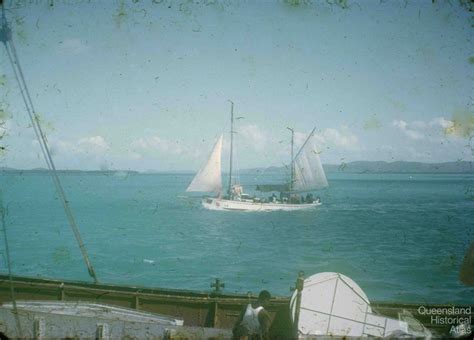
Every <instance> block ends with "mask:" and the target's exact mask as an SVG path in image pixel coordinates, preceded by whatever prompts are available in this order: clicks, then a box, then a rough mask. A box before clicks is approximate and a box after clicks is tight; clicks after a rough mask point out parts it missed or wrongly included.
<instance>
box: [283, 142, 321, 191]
mask: <svg viewBox="0 0 474 340" xmlns="http://www.w3.org/2000/svg"><path fill="white" fill-rule="evenodd" d="M294 166H295V178H294V182H293V185H292V191H312V190H317V189H321V188H324V187H327V186H328V181H327V179H326V174H325V173H324V170H323V166H322V164H321V161H320V159H319V152H318V150H317V149H316V145H315V138H314V134H313V133H312V134H311V135H310V137H309V138H308V139H307V140H306V142H305V144H304V145H303V147H302V148H301V149H300V151H299V152H298V154H297V155H296V157H295V161H294Z"/></svg>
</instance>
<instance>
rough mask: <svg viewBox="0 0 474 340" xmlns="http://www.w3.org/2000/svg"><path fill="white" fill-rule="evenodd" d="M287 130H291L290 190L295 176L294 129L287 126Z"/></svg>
mask: <svg viewBox="0 0 474 340" xmlns="http://www.w3.org/2000/svg"><path fill="white" fill-rule="evenodd" d="M287 129H288V130H290V131H291V168H290V187H289V189H290V191H291V190H293V181H294V177H295V163H294V161H295V159H294V157H293V152H294V151H293V146H294V137H295V130H293V129H292V128H289V127H287Z"/></svg>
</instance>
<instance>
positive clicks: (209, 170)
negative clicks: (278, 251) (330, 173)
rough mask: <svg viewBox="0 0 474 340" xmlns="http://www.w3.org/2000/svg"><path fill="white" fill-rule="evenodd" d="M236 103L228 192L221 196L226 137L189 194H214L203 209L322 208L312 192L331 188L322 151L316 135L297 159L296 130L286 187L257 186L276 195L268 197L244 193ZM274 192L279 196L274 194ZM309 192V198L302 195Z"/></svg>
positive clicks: (305, 144)
mask: <svg viewBox="0 0 474 340" xmlns="http://www.w3.org/2000/svg"><path fill="white" fill-rule="evenodd" d="M233 126H234V104H233V103H232V102H231V129H230V162H229V184H228V188H227V193H226V194H225V195H224V194H223V193H222V178H221V153H222V142H223V135H221V136H220V137H219V138H218V140H217V142H216V143H215V145H214V148H213V149H212V152H211V154H210V155H209V158H208V160H207V162H206V163H205V164H204V166H203V167H202V168H201V169H200V170H199V172H198V173H197V174H196V176H195V177H194V178H193V180H192V182H191V183H190V184H189V186H188V188H187V189H186V191H187V192H214V193H216V196H217V197H214V198H210V197H209V198H205V199H204V200H203V201H202V205H203V207H204V208H206V209H209V210H230V211H295V210H308V209H313V208H315V207H318V206H320V205H321V200H320V199H319V198H315V197H313V194H312V193H310V192H312V191H315V190H318V189H321V188H324V187H327V186H328V182H327V179H326V175H325V173H324V170H323V167H322V165H321V161H320V159H319V152H318V151H317V149H316V146H315V137H314V133H315V131H316V129H315V128H314V129H313V131H311V133H310V134H309V136H308V137H307V138H306V140H305V142H304V143H303V146H302V147H301V148H300V149H299V151H298V152H297V154H296V156H293V155H294V152H293V145H294V130H293V129H290V128H288V129H289V130H290V131H291V165H290V178H289V180H288V182H287V183H284V184H265V185H258V186H257V191H261V192H273V194H272V196H270V197H268V198H260V197H255V196H250V195H248V194H246V193H244V189H243V187H242V185H240V184H238V183H233V177H232V173H233V140H234V139H233V135H234V133H235V132H234V130H233ZM275 192H277V193H279V195H278V196H277V195H275ZM301 193H306V196H300V194H301Z"/></svg>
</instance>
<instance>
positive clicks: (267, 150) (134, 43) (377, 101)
mask: <svg viewBox="0 0 474 340" xmlns="http://www.w3.org/2000/svg"><path fill="white" fill-rule="evenodd" d="M156 2H159V3H158V4H155V3H154V2H153V1H103V2H95V1H92V2H91V3H89V2H88V1H54V4H53V6H50V2H49V1H37V2H32V3H30V2H28V1H24V2H21V4H20V5H18V4H17V3H16V2H15V1H11V2H9V1H7V2H6V6H7V8H10V10H8V11H7V17H8V19H9V21H10V22H11V24H12V28H13V30H14V35H13V38H14V40H15V44H16V47H17V50H18V53H19V56H20V59H21V62H22V66H23V69H24V72H25V74H26V77H27V80H28V84H29V87H30V91H31V93H32V96H33V100H34V102H35V105H36V109H37V111H38V112H39V113H40V115H41V118H42V121H43V123H44V127H45V130H46V133H47V135H48V140H49V144H50V146H51V149H52V152H53V155H54V159H55V161H56V163H57V165H58V167H59V168H67V169H99V168H108V169H133V170H140V171H145V170H149V169H153V170H161V171H169V170H197V169H198V168H199V166H200V165H201V163H203V162H204V160H205V158H206V155H207V154H208V153H209V151H210V149H211V147H212V145H213V142H214V140H215V138H216V137H217V136H218V135H219V134H220V133H222V132H227V131H228V129H229V109H230V107H229V103H228V102H227V100H228V99H231V100H232V101H234V103H235V112H236V116H241V117H244V118H243V119H239V120H238V121H237V122H236V131H237V134H236V155H235V156H236V163H237V166H238V167H242V168H246V167H257V166H269V165H281V164H282V163H284V162H287V161H288V159H289V145H288V144H289V134H288V131H287V130H286V127H287V126H291V127H294V128H295V130H296V131H297V134H296V136H297V144H298V143H301V142H302V140H303V139H304V137H305V134H307V133H309V132H310V131H311V129H312V127H313V126H316V127H317V140H318V146H319V148H320V149H321V151H322V153H321V155H320V156H321V159H322V161H323V163H335V164H338V163H341V162H348V161H353V160H384V161H394V160H409V161H422V162H442V161H456V160H458V159H463V160H468V161H471V160H473V153H472V147H471V146H472V143H474V141H472V140H470V139H469V137H470V136H472V131H473V124H474V123H473V119H474V118H473V117H474V114H473V107H472V96H473V94H472V93H473V91H472V90H473V86H472V84H473V75H474V73H473V69H474V65H473V61H472V57H473V56H474V51H473V50H474V48H473V46H474V45H473V44H472V38H473V29H472V27H471V23H472V19H470V16H471V15H470V13H469V12H468V11H467V10H466V9H465V8H463V7H461V6H459V4H458V2H457V1H451V2H448V1H436V2H435V3H434V4H433V3H432V1H431V0H430V1H408V2H405V1H400V2H397V1H391V2H388V1H387V2H384V1H381V2H380V3H379V2H376V1H350V0H349V1H347V3H348V8H342V7H341V6H338V5H330V4H328V3H327V2H325V1H321V2H317V1H314V2H311V3H309V2H306V1H259V2H257V1H248V2H237V1H220V0H215V1H211V0H207V1H199V2H198V1H194V2H193V1H185V0H183V1H166V0H165V1H161V2H160V1H156ZM470 58H471V59H470ZM0 75H1V76H2V78H1V79H2V83H3V85H2V86H1V87H2V88H1V91H2V92H0V96H1V99H2V104H1V105H2V109H3V110H4V112H6V115H7V121H6V125H5V127H6V129H7V136H6V137H5V138H4V141H3V143H4V144H6V145H7V150H6V152H5V153H4V154H3V155H2V156H1V158H0V166H11V167H17V168H35V167H44V161H43V160H42V159H41V156H40V150H39V147H38V144H37V142H35V140H34V139H35V138H34V134H33V131H32V129H31V127H30V125H29V123H28V120H27V117H26V113H25V111H24V108H23V105H22V103H21V101H20V94H19V91H18V87H17V86H16V84H15V82H14V78H13V74H12V71H11V67H10V65H9V63H8V62H7V58H6V53H5V51H4V50H1V51H0ZM225 137H227V136H225ZM227 153H228V143H226V144H225V146H224V157H227Z"/></svg>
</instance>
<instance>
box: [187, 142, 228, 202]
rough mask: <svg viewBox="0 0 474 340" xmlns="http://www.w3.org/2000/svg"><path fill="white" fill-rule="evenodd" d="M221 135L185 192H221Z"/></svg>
mask: <svg viewBox="0 0 474 340" xmlns="http://www.w3.org/2000/svg"><path fill="white" fill-rule="evenodd" d="M222 139H223V136H222V135H221V136H220V137H219V139H218V140H217V142H216V144H215V145H214V148H213V149H212V152H211V154H210V156H209V159H208V160H207V162H206V164H205V165H204V166H203V167H202V168H201V169H200V170H199V172H198V173H197V174H196V176H195V177H194V178H193V181H192V182H191V184H189V186H188V188H187V189H186V191H188V192H189V191H202V192H211V191H213V192H216V193H217V192H220V191H221V190H222V180H221V153H222Z"/></svg>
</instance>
